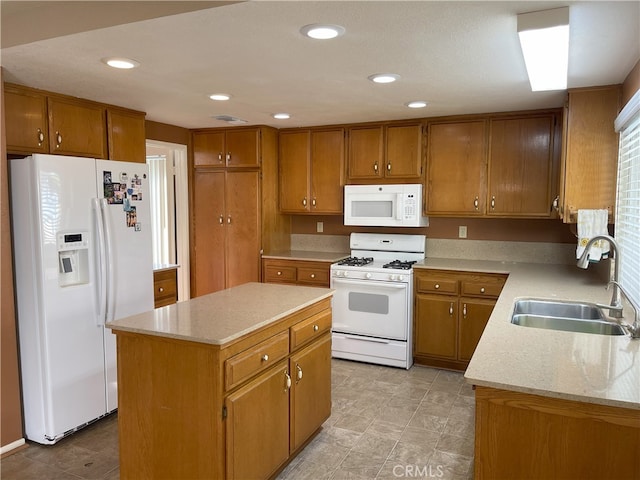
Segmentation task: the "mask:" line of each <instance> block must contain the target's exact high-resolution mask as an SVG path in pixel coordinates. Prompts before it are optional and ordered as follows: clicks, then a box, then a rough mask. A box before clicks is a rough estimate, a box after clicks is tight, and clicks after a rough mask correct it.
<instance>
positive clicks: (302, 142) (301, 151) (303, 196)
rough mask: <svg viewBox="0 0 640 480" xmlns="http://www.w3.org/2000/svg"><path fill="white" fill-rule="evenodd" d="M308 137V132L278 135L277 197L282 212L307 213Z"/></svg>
mask: <svg viewBox="0 0 640 480" xmlns="http://www.w3.org/2000/svg"><path fill="white" fill-rule="evenodd" d="M310 136H311V133H310V131H309V130H302V131H293V132H280V134H279V148H280V152H279V157H278V162H279V176H280V179H279V180H280V181H279V195H280V210H281V211H282V212H287V213H308V212H309V207H310V200H309V181H310V174H311V166H310V163H309V156H310V153H311V152H310V149H309V143H310Z"/></svg>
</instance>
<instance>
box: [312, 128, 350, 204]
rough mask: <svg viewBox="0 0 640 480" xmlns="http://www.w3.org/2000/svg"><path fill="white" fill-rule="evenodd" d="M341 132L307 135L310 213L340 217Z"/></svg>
mask: <svg viewBox="0 0 640 480" xmlns="http://www.w3.org/2000/svg"><path fill="white" fill-rule="evenodd" d="M343 169H344V130H343V129H338V130H328V131H317V132H314V131H312V132H311V212H312V213H327V214H341V213H342V210H343V200H342V185H343V183H344V181H343Z"/></svg>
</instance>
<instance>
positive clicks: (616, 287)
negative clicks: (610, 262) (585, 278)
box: [577, 235, 640, 338]
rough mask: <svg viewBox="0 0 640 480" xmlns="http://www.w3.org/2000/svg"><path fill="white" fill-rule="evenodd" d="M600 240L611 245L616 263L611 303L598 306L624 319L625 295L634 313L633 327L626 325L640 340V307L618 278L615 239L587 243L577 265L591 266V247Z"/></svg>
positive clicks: (618, 260)
mask: <svg viewBox="0 0 640 480" xmlns="http://www.w3.org/2000/svg"><path fill="white" fill-rule="evenodd" d="M598 240H606V241H608V242H609V243H610V244H611V248H612V249H613V255H614V260H615V263H614V266H613V280H611V281H610V282H609V284H608V285H613V293H612V295H611V303H610V304H609V305H599V304H596V305H597V306H598V307H600V308H608V309H609V316H610V317H614V318H622V297H621V294H622V295H624V296H625V298H626V299H627V300H628V301H629V304H630V305H631V308H633V311H634V319H633V325H626V327H627V328H628V329H629V331H630V333H631V336H632V337H633V338H640V307H638V305H637V304H636V303H635V301H634V300H633V299H632V298H631V297H630V296H629V295H628V294H627V292H626V290H625V289H624V288H623V287H622V285H620V283H619V282H618V276H619V274H620V246H619V245H618V243H617V242H616V241H615V239H614V238H613V237H610V236H609V235H597V236H595V237H593V238H592V239H591V240H589V242H587V245H586V246H585V247H584V252H582V255H581V256H580V258H579V259H578V264H577V265H578V267H580V268H587V267H588V266H589V250H590V249H591V246H592V245H593V244H594V243H595V242H597V241H598Z"/></svg>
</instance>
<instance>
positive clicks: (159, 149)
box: [147, 140, 190, 302]
mask: <svg viewBox="0 0 640 480" xmlns="http://www.w3.org/2000/svg"><path fill="white" fill-rule="evenodd" d="M147 165H148V166H149V190H150V196H151V219H152V220H151V221H152V225H151V229H152V237H153V263H154V265H173V264H175V265H178V269H177V279H178V301H179V302H181V301H184V300H188V299H189V298H190V280H189V276H190V275H189V190H188V188H189V187H188V167H187V146H186V145H180V144H175V143H167V142H160V141H157V140H147Z"/></svg>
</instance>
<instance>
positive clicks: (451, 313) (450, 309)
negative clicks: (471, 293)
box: [449, 302, 453, 317]
mask: <svg viewBox="0 0 640 480" xmlns="http://www.w3.org/2000/svg"><path fill="white" fill-rule="evenodd" d="M449 316H450V317H453V302H451V304H450V305H449Z"/></svg>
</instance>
